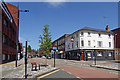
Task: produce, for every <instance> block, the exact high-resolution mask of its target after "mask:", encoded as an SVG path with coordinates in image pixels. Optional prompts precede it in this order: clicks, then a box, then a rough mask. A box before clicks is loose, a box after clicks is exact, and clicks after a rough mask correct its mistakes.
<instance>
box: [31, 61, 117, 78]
mask: <svg viewBox="0 0 120 80" xmlns="http://www.w3.org/2000/svg"><path fill="white" fill-rule="evenodd" d="M35 60H36V61H40V62H41V63H42V62H44V60H43V59H32V61H35ZM48 64H51V65H53V59H48ZM56 66H57V67H59V68H60V69H61V70H64V71H66V72H68V73H71V74H72V75H74V76H76V77H80V78H84V79H85V78H102V80H103V78H111V80H114V79H112V78H119V76H118V74H115V73H113V72H108V71H103V70H98V69H95V68H90V67H86V66H79V65H78V64H75V63H71V62H69V61H68V62H64V61H63V60H56ZM107 80H108V79H107Z"/></svg>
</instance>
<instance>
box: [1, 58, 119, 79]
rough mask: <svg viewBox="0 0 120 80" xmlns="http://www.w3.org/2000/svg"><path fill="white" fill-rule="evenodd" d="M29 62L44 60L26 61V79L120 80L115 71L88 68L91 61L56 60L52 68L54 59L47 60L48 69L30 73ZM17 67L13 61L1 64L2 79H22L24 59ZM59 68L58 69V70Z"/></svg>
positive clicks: (39, 62) (43, 60)
mask: <svg viewBox="0 0 120 80" xmlns="http://www.w3.org/2000/svg"><path fill="white" fill-rule="evenodd" d="M31 62H36V63H37V64H41V65H44V64H45V62H46V59H42V58H31V59H28V69H27V73H28V78H29V79H35V78H36V77H37V78H38V79H40V80H54V79H55V80H78V79H79V80H120V74H119V72H118V71H115V70H108V69H101V68H100V69H99V68H96V67H90V65H91V64H94V63H93V61H75V60H65V59H56V67H55V68H54V67H53V65H54V64H53V63H54V59H47V64H48V65H49V66H48V67H44V66H41V70H37V71H31ZM18 64H19V66H18V67H17V68H16V67H15V61H13V62H10V63H6V64H2V65H0V66H2V71H0V73H2V78H7V79H6V80H9V79H10V78H11V79H13V78H14V79H16V78H17V79H18V78H24V71H25V69H24V67H25V66H24V59H22V60H20V61H19V62H18ZM97 64H99V65H100V64H101V65H102V64H103V65H104V64H105V65H107V64H109V65H110V64H112V65H113V64H114V63H113V62H112V61H108V62H105V61H101V62H97ZM58 68H59V69H58ZM8 78H9V79H8Z"/></svg>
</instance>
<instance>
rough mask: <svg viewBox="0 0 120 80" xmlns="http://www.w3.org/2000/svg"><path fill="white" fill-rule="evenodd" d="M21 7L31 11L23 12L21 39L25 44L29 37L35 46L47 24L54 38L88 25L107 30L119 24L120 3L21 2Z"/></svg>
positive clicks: (30, 42)
mask: <svg viewBox="0 0 120 80" xmlns="http://www.w3.org/2000/svg"><path fill="white" fill-rule="evenodd" d="M12 4H14V5H17V4H18V3H13V2H12ZM19 6H20V10H25V9H28V10H29V12H28V13H23V12H21V13H20V33H19V34H20V35H19V38H20V42H22V43H23V46H25V41H26V40H28V44H30V45H31V47H32V49H38V48H39V45H40V44H39V43H38V41H39V35H41V34H42V29H43V26H44V25H46V24H48V25H49V28H50V30H49V31H50V32H51V35H52V41H54V40H56V39H58V38H59V37H61V36H62V35H64V34H71V33H73V32H75V31H77V30H78V29H81V28H83V27H85V26H87V27H91V28H97V29H105V27H106V25H107V24H108V25H109V27H110V30H112V29H115V28H117V27H118V3H117V2H19Z"/></svg>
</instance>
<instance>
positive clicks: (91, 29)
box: [69, 27, 113, 36]
mask: <svg viewBox="0 0 120 80" xmlns="http://www.w3.org/2000/svg"><path fill="white" fill-rule="evenodd" d="M81 30H87V31H97V32H106V33H113V32H112V31H107V30H103V29H96V28H90V27H83V28H81V29H79V30H77V31H75V32H73V33H72V34H74V33H76V32H79V31H81ZM72 34H70V35H72ZM70 35H69V36H70Z"/></svg>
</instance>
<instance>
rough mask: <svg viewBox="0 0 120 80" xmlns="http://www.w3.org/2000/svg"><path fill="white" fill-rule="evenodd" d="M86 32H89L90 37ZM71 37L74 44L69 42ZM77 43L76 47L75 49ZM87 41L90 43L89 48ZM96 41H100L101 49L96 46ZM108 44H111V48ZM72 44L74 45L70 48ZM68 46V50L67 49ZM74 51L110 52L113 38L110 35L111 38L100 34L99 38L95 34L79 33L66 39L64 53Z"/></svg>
mask: <svg viewBox="0 0 120 80" xmlns="http://www.w3.org/2000/svg"><path fill="white" fill-rule="evenodd" d="M81 32H84V35H83V36H82V35H81ZM88 32H90V35H88ZM77 34H78V37H77ZM72 36H73V37H74V42H71V37H72ZM82 40H83V41H84V46H82V45H81V41H82ZM77 41H78V47H77ZM88 41H90V46H88ZM98 41H102V47H99V46H98ZM109 42H111V47H109ZM72 43H73V45H74V47H73V48H72ZM69 44H70V49H69V48H68V45H69ZM94 46H95V47H94ZM76 49H110V50H111V49H112V50H113V49H114V36H113V35H112V34H111V36H110V37H109V35H108V34H105V33H101V37H99V36H98V33H97V32H91V31H80V32H78V33H76V34H74V35H71V36H69V37H67V38H66V47H65V51H69V50H76Z"/></svg>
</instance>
